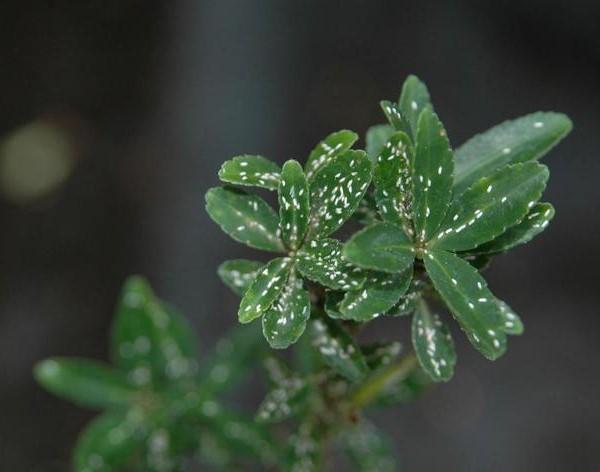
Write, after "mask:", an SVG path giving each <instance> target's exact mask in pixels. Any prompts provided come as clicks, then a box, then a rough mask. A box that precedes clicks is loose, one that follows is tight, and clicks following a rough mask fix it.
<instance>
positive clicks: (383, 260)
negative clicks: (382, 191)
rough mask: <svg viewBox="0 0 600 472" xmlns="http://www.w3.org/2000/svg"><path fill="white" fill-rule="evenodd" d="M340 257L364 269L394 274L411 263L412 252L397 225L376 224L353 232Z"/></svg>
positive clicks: (413, 255)
mask: <svg viewBox="0 0 600 472" xmlns="http://www.w3.org/2000/svg"><path fill="white" fill-rule="evenodd" d="M343 256H344V258H345V259H346V260H348V261H349V262H351V263H352V264H354V265H357V266H359V267H362V268H364V269H372V270H378V271H382V272H390V273H398V272H403V271H405V270H406V269H407V268H409V267H410V266H411V265H412V264H413V261H414V259H415V249H414V247H413V244H412V242H411V241H410V240H409V239H408V237H407V236H406V234H404V232H403V231H402V229H400V228H399V227H398V226H396V225H393V224H391V223H376V224H374V225H371V226H368V227H367V228H364V229H363V230H361V231H359V232H358V233H355V234H354V235H353V236H352V238H350V240H349V241H348V242H347V243H346V244H345V245H344V250H343Z"/></svg>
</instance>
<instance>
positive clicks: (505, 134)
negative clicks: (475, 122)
mask: <svg viewBox="0 0 600 472" xmlns="http://www.w3.org/2000/svg"><path fill="white" fill-rule="evenodd" d="M572 127H573V124H572V123H571V120H570V119H569V117H568V116H566V115H563V114H562V113H553V112H537V113H532V114H530V115H526V116H523V117H521V118H517V119H516V120H512V121H505V122H504V123H502V124H500V125H498V126H495V127H493V128H491V129H489V130H487V131H485V132H484V133H482V134H478V135H476V136H474V137H473V138H471V139H470V140H468V141H467V142H466V143H465V144H463V145H462V146H461V147H459V148H458V149H457V150H456V151H455V153H454V156H455V172H454V194H455V196H458V195H460V194H461V193H462V192H464V191H465V190H466V189H467V188H469V187H470V186H471V185H472V184H473V183H475V182H476V181H477V180H479V179H480V178H482V177H485V176H488V175H490V174H492V173H494V172H495V171H496V170H498V169H500V168H502V167H504V166H506V165H508V164H514V163H517V162H525V161H531V160H534V159H539V158H541V157H542V156H543V155H544V154H546V153H547V152H548V151H550V149H552V148H553V147H554V146H555V145H556V144H558V143H559V142H560V140H561V139H563V138H564V137H565V136H566V135H567V134H569V132H570V131H571V129H572Z"/></svg>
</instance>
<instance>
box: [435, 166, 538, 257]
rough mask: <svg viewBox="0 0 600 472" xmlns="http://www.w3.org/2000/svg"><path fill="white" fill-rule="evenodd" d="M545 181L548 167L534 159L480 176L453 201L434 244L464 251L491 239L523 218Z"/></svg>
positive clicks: (443, 247)
mask: <svg viewBox="0 0 600 472" xmlns="http://www.w3.org/2000/svg"><path fill="white" fill-rule="evenodd" d="M547 180H548V169H547V168H546V166H543V165H541V164H538V163H537V162H526V163H524V164H514V165H512V166H507V167H504V168H502V169H500V170H499V171H498V172H496V173H495V174H494V175H492V176H490V177H484V178H482V179H480V180H479V181H477V182H476V183H475V184H474V185H473V186H472V187H471V188H469V189H468V190H467V191H466V192H465V193H463V195H462V196H461V197H460V199H459V200H455V201H454V203H453V205H452V207H451V209H450V211H449V212H448V217H447V218H446V221H445V222H444V224H443V225H442V228H441V230H440V233H439V234H438V236H437V237H436V238H435V240H434V241H433V243H434V245H435V247H437V248H440V249H449V250H452V251H466V250H468V249H473V248H475V247H477V246H479V245H480V244H483V243H486V242H488V241H491V240H493V239H494V238H495V237H497V236H499V235H501V234H502V233H504V232H505V231H506V228H510V227H511V226H514V225H516V224H518V223H520V222H521V220H523V218H524V217H525V215H526V214H527V212H528V211H529V209H530V208H531V207H533V205H535V202H536V201H537V200H539V198H540V197H541V195H542V192H543V190H544V188H545V187H546V182H547Z"/></svg>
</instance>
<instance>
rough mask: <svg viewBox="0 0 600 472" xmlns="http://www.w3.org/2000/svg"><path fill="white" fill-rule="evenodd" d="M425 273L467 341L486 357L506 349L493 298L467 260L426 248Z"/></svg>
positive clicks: (500, 320) (499, 316)
mask: <svg viewBox="0 0 600 472" xmlns="http://www.w3.org/2000/svg"><path fill="white" fill-rule="evenodd" d="M424 262H425V268H426V269H427V274H428V275H429V277H430V278H431V280H432V282H433V285H434V287H435V289H436V290H437V291H438V292H439V294H440V295H441V296H442V299H443V300H444V302H445V303H446V305H447V306H448V308H449V309H450V311H451V312H452V314H453V315H454V317H455V318H456V320H457V321H458V323H459V324H460V327H461V328H462V330H463V331H464V332H465V333H466V335H467V337H468V338H469V341H471V344H473V346H474V347H475V348H476V349H477V350H478V351H479V352H481V354H483V355H484V356H485V357H487V358H488V359H491V360H494V359H497V358H498V357H500V356H501V355H502V354H504V352H505V351H506V335H505V333H504V329H503V325H502V316H501V313H500V310H499V308H498V304H497V302H496V298H495V297H494V295H493V294H492V292H491V291H490V290H489V289H488V288H487V283H486V282H485V280H484V279H483V277H481V275H479V272H477V270H475V268H473V267H472V266H471V265H470V264H469V263H468V262H465V261H464V260H462V259H461V258H460V257H458V256H456V255H454V254H452V253H449V252H446V251H440V250H427V251H426V252H425V257H424Z"/></svg>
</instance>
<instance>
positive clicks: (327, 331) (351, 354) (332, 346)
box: [312, 319, 369, 382]
mask: <svg viewBox="0 0 600 472" xmlns="http://www.w3.org/2000/svg"><path fill="white" fill-rule="evenodd" d="M312 328H313V332H314V340H313V345H314V346H315V348H316V349H317V350H318V351H319V353H320V354H321V357H322V359H323V361H324V362H325V363H326V364H327V365H328V366H329V367H331V368H332V369H333V370H334V371H335V372H336V373H338V374H339V375H341V376H342V377H345V378H346V379H348V380H350V381H351V382H358V381H360V380H361V379H362V378H363V377H364V376H365V375H366V374H367V373H368V371H369V368H368V366H367V362H366V360H365V358H364V356H363V355H362V353H361V351H360V348H359V347H358V346H357V345H356V343H355V342H354V340H353V339H352V337H351V336H350V335H349V334H348V333H347V332H346V331H345V330H344V329H343V328H342V327H341V326H339V325H338V324H337V323H336V322H334V321H333V320H328V319H316V320H314V321H313V322H312Z"/></svg>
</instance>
